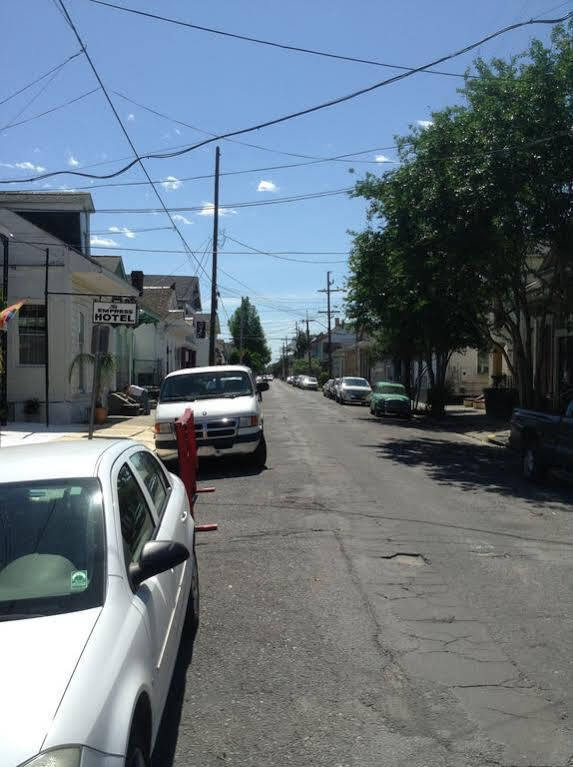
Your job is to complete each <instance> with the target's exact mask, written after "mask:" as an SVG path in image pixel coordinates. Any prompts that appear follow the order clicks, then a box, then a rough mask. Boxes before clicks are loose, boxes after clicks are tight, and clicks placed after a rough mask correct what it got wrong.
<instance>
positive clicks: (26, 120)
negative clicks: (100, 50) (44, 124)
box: [0, 88, 100, 131]
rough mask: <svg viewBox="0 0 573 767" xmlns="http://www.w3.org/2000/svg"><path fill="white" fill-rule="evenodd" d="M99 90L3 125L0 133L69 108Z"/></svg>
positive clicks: (94, 89)
mask: <svg viewBox="0 0 573 767" xmlns="http://www.w3.org/2000/svg"><path fill="white" fill-rule="evenodd" d="M99 90H100V88H92V89H91V91H86V92H85V93H81V94H80V95H79V96H75V97H74V98H73V99H69V100H68V101H64V103H63V104H58V106H55V107H52V108H51V109H46V111H45V112H40V113H39V114H37V115H33V116H32V117H27V118H26V119H25V120H19V121H18V122H11V123H10V124H9V125H5V126H4V127H3V128H0V131H7V130H9V129H10V128H17V127H18V126H19V125H25V124H26V123H30V122H32V121H33V120H37V119H38V118H40V117H45V116H46V115H49V114H52V112H57V111H58V110H59V109H63V108H64V107H68V106H70V104H74V103H75V102H76V101H81V100H82V99H85V98H86V97H87V96H91V95H92V93H97V91H99Z"/></svg>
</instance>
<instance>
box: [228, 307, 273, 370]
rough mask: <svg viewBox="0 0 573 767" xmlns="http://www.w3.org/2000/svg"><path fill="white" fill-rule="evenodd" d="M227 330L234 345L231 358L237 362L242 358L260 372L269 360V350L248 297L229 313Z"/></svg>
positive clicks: (258, 319)
mask: <svg viewBox="0 0 573 767" xmlns="http://www.w3.org/2000/svg"><path fill="white" fill-rule="evenodd" d="M229 330H230V332H231V335H232V337H233V343H234V345H235V350H234V352H233V353H232V355H231V359H237V362H239V361H241V360H242V362H243V363H244V364H245V365H248V366H249V367H251V368H252V369H253V370H254V371H255V372H256V373H262V372H263V371H264V369H265V366H266V365H267V364H268V363H269V362H270V359H271V350H270V349H269V347H268V345H267V342H266V338H265V334H264V331H263V326H262V324H261V320H260V317H259V313H258V312H257V310H256V308H255V307H254V306H253V304H252V303H251V302H250V300H249V298H248V297H247V298H242V299H241V305H240V306H239V307H238V308H237V309H236V310H235V312H233V314H232V315H231V318H230V319H229Z"/></svg>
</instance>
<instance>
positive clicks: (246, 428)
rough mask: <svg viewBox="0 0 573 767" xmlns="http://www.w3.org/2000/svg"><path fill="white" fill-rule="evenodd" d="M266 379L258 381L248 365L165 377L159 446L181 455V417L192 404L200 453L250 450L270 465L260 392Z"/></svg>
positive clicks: (165, 453)
mask: <svg viewBox="0 0 573 767" xmlns="http://www.w3.org/2000/svg"><path fill="white" fill-rule="evenodd" d="M268 388H269V385H268V383H267V382H266V381H259V383H255V381H254V379H253V374H252V372H251V370H250V369H249V368H247V367H244V366H243V365H216V366H214V367H204V368H183V369H182V370H175V371H174V372H173V373H169V375H168V376H166V377H165V378H164V379H163V384H162V385H161V391H160V393H159V401H158V403H157V410H156V411H155V449H156V451H157V454H158V455H159V456H160V457H161V458H163V459H165V460H169V459H174V458H177V439H176V435H175V421H176V420H177V418H179V417H180V416H182V415H183V413H184V412H185V410H186V409H187V408H191V409H192V411H193V415H194V417H195V435H196V439H197V453H198V455H199V457H204V456H217V457H219V456H224V455H230V454H232V455H236V454H242V455H249V456H251V459H252V461H253V462H254V463H255V465H256V466H261V467H262V466H264V465H265V463H266V460H267V446H266V442H265V434H264V431H263V412H262V404H261V397H260V393H261V392H263V391H266V390H267V389H268Z"/></svg>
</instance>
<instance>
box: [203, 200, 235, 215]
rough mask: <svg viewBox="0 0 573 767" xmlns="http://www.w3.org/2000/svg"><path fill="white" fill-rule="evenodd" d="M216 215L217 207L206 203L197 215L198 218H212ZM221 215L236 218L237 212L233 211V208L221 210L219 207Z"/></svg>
mask: <svg viewBox="0 0 573 767" xmlns="http://www.w3.org/2000/svg"><path fill="white" fill-rule="evenodd" d="M214 213H215V206H214V205H213V203H212V202H204V203H203V207H202V208H201V210H200V211H199V212H198V213H197V215H198V216H212V215H213V214H214ZM219 215H220V216H230V215H233V216H236V215H237V211H236V210H233V209H232V208H221V207H219Z"/></svg>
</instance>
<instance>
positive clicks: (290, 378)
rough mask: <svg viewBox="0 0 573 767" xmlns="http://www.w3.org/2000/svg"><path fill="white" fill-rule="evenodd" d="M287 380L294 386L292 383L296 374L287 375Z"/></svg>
mask: <svg viewBox="0 0 573 767" xmlns="http://www.w3.org/2000/svg"><path fill="white" fill-rule="evenodd" d="M286 382H287V384H290V385H291V386H292V384H293V382H294V376H287V377H286Z"/></svg>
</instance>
